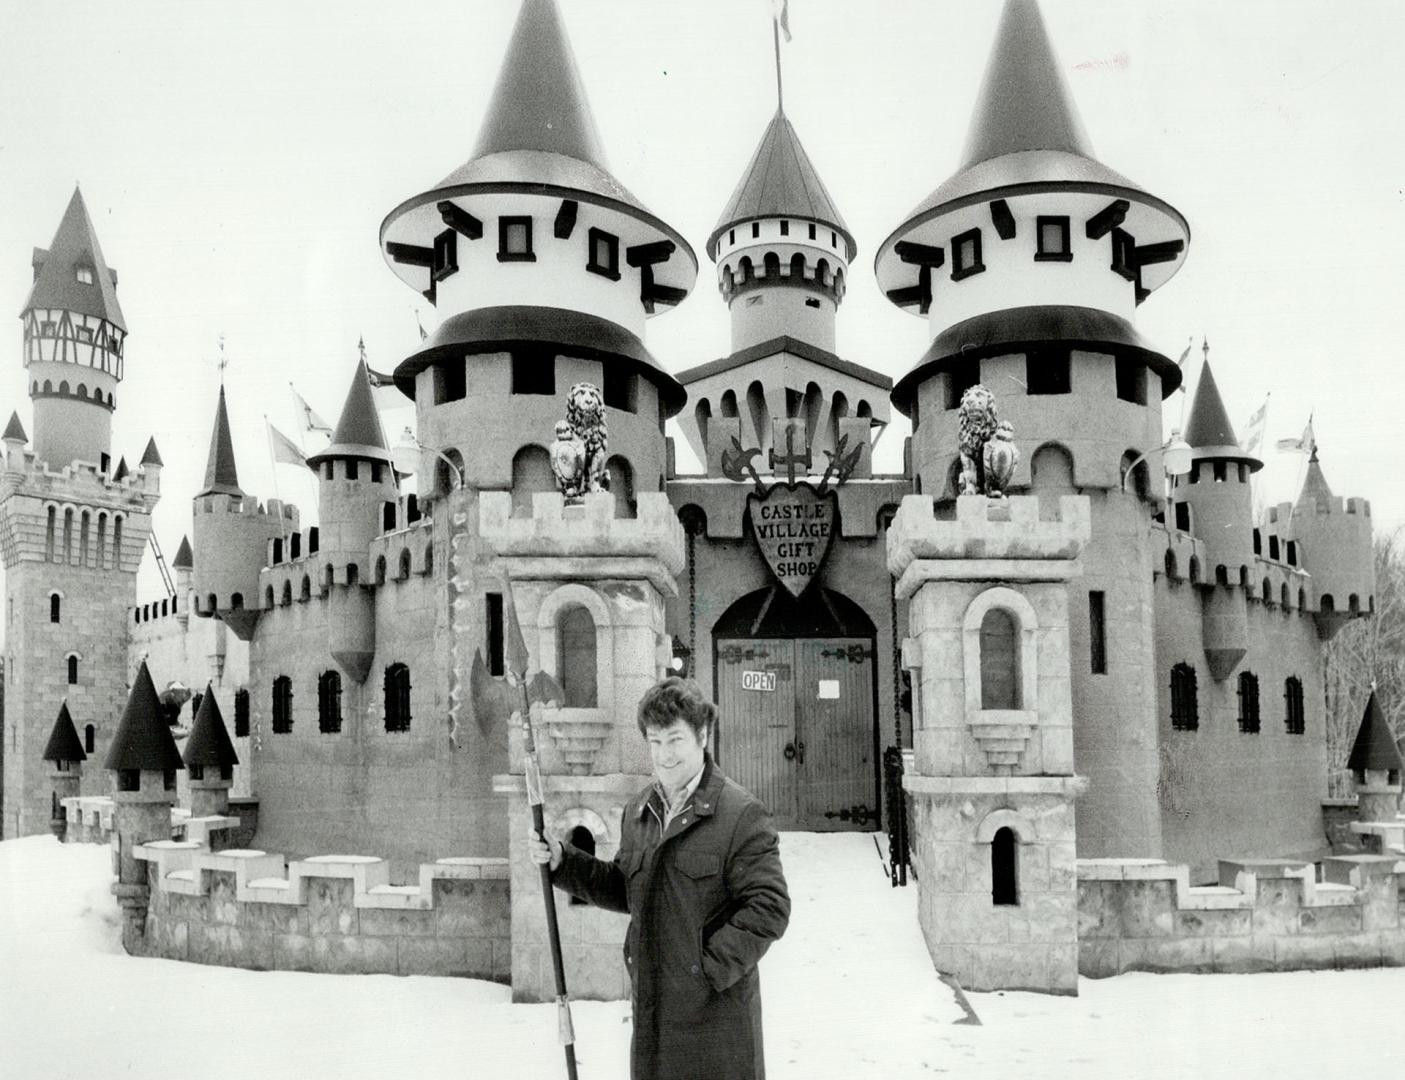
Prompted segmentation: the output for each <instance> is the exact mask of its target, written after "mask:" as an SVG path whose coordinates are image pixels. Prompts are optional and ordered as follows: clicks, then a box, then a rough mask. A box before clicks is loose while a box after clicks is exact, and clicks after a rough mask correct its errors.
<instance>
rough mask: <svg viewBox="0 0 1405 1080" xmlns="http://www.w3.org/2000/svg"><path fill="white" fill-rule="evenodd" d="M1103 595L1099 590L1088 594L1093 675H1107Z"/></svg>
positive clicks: (1093, 590) (1089, 648)
mask: <svg viewBox="0 0 1405 1080" xmlns="http://www.w3.org/2000/svg"><path fill="white" fill-rule="evenodd" d="M1105 595H1106V594H1104V593H1103V592H1102V591H1101V590H1099V589H1091V590H1089V592H1088V650H1089V654H1090V655H1089V665H1090V667H1091V670H1092V673H1093V674H1094V675H1106V674H1107V624H1106V622H1105V619H1106V611H1105V608H1106V601H1105Z"/></svg>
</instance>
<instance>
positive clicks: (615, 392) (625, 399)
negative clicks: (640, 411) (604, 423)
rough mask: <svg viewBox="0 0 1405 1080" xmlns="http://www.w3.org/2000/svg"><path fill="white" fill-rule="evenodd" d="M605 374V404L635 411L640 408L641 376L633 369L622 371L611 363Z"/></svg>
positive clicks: (603, 391) (603, 394)
mask: <svg viewBox="0 0 1405 1080" xmlns="http://www.w3.org/2000/svg"><path fill="white" fill-rule="evenodd" d="M604 374H605V378H604V380H603V381H604V383H605V385H604V387H602V396H603V397H604V399H605V404H606V405H608V406H610V408H612V409H623V410H624V411H625V412H634V411H635V410H636V409H637V408H638V402H637V395H638V390H639V377H638V376H637V375H635V374H634V372H632V371H620V370H619V369H618V368H615V367H613V366H610V365H606V367H605V372H604Z"/></svg>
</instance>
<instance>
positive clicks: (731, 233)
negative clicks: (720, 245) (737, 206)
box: [727, 229, 737, 244]
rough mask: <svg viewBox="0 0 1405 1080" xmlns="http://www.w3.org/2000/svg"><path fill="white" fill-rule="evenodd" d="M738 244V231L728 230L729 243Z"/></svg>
mask: <svg viewBox="0 0 1405 1080" xmlns="http://www.w3.org/2000/svg"><path fill="white" fill-rule="evenodd" d="M736 242H737V230H736V229H728V230H727V243H729V244H735V243H736Z"/></svg>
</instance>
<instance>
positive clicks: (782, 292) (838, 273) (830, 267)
mask: <svg viewBox="0 0 1405 1080" xmlns="http://www.w3.org/2000/svg"><path fill="white" fill-rule="evenodd" d="M857 250H858V249H857V246H856V245H855V243H854V237H853V234H852V233H850V232H849V227H848V226H847V225H845V224H844V219H843V218H842V217H841V216H840V215H839V211H838V210H837V209H836V208H835V205H834V200H833V199H831V198H830V195H829V192H828V191H827V190H826V189H825V186H824V182H823V181H822V180H821V179H820V176H819V173H818V172H817V171H816V170H815V167H814V165H812V164H811V163H810V157H809V155H808V154H806V153H805V147H804V146H803V145H801V143H800V137H799V136H798V135H797V134H796V133H795V128H794V127H793V126H792V125H791V123H790V120H789V118H788V117H787V116H786V115H785V112H784V111H783V110H782V109H777V110H776V115H775V117H774V118H772V120H771V122H770V124H769V125H767V127H766V131H765V134H763V135H762V137H761V142H760V143H759V144H758V145H757V147H756V152H755V153H754V154H752V156H751V162H750V164H748V165H747V167H746V172H745V173H743V174H742V178H741V181H740V182H739V183H738V184H737V189H736V190H735V191H734V192H733V193H732V197H731V199H729V200H728V201H727V206H726V208H725V209H724V210H723V211H722V216H721V217H719V218H718V219H717V227H716V228H714V229H713V230H712V235H711V236H709V237H708V238H707V254H708V256H709V257H710V258H711V259H712V261H713V262H715V263H716V264H717V287H718V289H719V291H720V292H721V293H722V299H723V300H725V301H726V302H727V309H728V311H730V312H731V316H732V352H733V353H737V352H740V351H741V350H743V349H747V348H750V347H751V346H753V345H759V344H761V343H762V342H766V341H770V340H772V339H773V338H776V337H780V336H782V335H785V336H789V337H795V338H799V339H800V340H802V341H804V342H806V343H808V344H810V345H814V346H816V347H817V348H820V349H824V350H825V351H826V352H831V353H832V352H834V318H835V313H836V311H837V310H838V308H839V304H840V303H841V302H842V301H843V299H844V286H845V282H846V281H847V279H848V273H849V263H850V261H851V260H852V259H853V257H854V255H855V253H856V252H857Z"/></svg>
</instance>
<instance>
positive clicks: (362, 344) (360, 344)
mask: <svg viewBox="0 0 1405 1080" xmlns="http://www.w3.org/2000/svg"><path fill="white" fill-rule="evenodd" d="M356 351H357V352H359V353H360V354H361V363H363V364H364V363H365V362H366V335H365V334H362V335H361V337H360V339H359V340H358V341H357V342H356Z"/></svg>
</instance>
